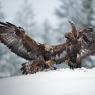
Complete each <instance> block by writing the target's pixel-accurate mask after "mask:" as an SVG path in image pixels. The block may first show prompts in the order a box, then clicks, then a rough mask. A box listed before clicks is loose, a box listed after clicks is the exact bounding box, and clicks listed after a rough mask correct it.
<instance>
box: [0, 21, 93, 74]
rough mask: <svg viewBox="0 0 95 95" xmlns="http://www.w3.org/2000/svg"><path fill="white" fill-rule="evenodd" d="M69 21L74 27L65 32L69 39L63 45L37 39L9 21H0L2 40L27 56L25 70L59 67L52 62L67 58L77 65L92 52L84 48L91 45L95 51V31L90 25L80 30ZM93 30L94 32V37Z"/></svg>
mask: <svg viewBox="0 0 95 95" xmlns="http://www.w3.org/2000/svg"><path fill="white" fill-rule="evenodd" d="M69 23H70V24H71V27H72V31H71V32H69V33H66V34H65V37H66V43H63V44H60V45H55V46H53V45H52V46H51V45H48V44H41V43H37V42H36V41H34V40H33V39H32V38H30V37H29V36H28V35H27V34H26V32H25V30H24V29H23V28H21V27H17V26H15V25H13V24H11V23H9V22H6V23H3V22H0V41H1V42H2V43H4V44H5V45H6V46H7V47H8V48H9V49H10V50H11V51H12V52H14V53H15V54H16V55H18V56H20V57H22V58H24V59H26V60H28V62H26V63H23V64H22V68H21V70H22V73H23V74H33V73H36V72H38V71H43V70H45V69H49V68H50V69H56V68H55V67H53V64H61V63H62V62H67V63H66V64H68V65H69V66H70V67H71V68H77V67H80V66H81V58H83V57H84V56H87V55H89V53H87V52H86V53H85V54H84V53H83V52H82V51H83V50H84V49H87V47H89V50H90V51H91V52H90V53H91V54H92V51H93V49H92V48H93V47H94V46H95V43H94V42H95V40H92V39H94V37H95V33H93V32H92V30H91V29H89V28H88V29H84V30H82V31H80V32H78V31H77V29H76V27H75V25H74V24H73V23H71V22H69ZM88 31H90V32H91V33H90V32H88ZM89 33H90V37H89ZM92 34H94V36H93V37H92ZM91 38H92V39H91ZM93 43H94V44H93ZM85 44H86V45H85ZM90 45H91V46H90ZM87 50H88V49H87ZM94 52H95V50H94ZM81 54H82V55H81Z"/></svg>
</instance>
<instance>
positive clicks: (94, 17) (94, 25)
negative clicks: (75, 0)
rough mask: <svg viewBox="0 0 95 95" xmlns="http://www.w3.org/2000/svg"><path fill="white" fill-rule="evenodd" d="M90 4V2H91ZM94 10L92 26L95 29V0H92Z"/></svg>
mask: <svg viewBox="0 0 95 95" xmlns="http://www.w3.org/2000/svg"><path fill="white" fill-rule="evenodd" d="M89 2H90V0H89ZM92 9H93V13H92V15H91V16H92V18H91V25H92V26H93V27H95V0H92Z"/></svg>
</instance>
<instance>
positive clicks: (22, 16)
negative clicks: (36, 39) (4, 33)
mask: <svg viewBox="0 0 95 95" xmlns="http://www.w3.org/2000/svg"><path fill="white" fill-rule="evenodd" d="M31 6H32V5H31V4H30V3H29V2H28V0H24V2H23V4H22V7H21V10H19V11H18V12H17V16H16V21H15V22H16V24H18V25H20V26H22V27H23V28H24V29H25V30H26V31H27V32H28V34H29V35H30V36H34V32H33V31H34V25H35V22H34V13H33V9H32V7H31Z"/></svg>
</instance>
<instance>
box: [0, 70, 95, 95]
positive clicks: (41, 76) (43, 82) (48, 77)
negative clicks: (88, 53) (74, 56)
mask: <svg viewBox="0 0 95 95" xmlns="http://www.w3.org/2000/svg"><path fill="white" fill-rule="evenodd" d="M0 95H95V68H93V69H85V68H82V69H75V70H70V69H60V70H56V71H47V72H38V73H36V74H32V75H22V76H17V77H10V78H4V79H0Z"/></svg>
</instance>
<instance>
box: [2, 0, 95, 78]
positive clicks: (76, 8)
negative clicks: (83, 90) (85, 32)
mask: <svg viewBox="0 0 95 95" xmlns="http://www.w3.org/2000/svg"><path fill="white" fill-rule="evenodd" d="M7 1H8V0H7ZM22 1H23V2H22V4H21V7H20V8H19V10H18V11H17V12H16V14H15V15H14V19H12V21H11V22H12V23H14V24H16V25H19V26H21V27H23V28H24V29H25V30H26V31H27V34H28V35H29V36H31V37H32V38H33V39H35V40H36V41H37V42H38V41H39V42H41V43H48V44H60V43H63V42H64V41H65V39H64V34H65V33H66V32H68V31H70V26H69V24H67V23H68V20H71V21H73V22H74V23H75V24H76V27H77V28H78V29H79V28H80V27H88V26H89V27H95V0H57V1H58V2H59V5H58V6H57V7H55V9H54V12H53V15H54V16H55V17H56V20H57V23H56V25H55V26H52V24H51V22H53V20H52V21H49V20H48V19H47V18H46V19H44V20H43V21H42V22H41V23H40V24H38V23H37V22H36V20H35V18H36V15H35V10H34V9H33V7H32V3H30V2H29V1H28V0H22ZM40 1H41V0H40ZM48 1H50V2H51V0H48ZM2 2H3V0H1V1H0V21H7V19H8V17H7V16H6V12H5V11H3V6H2ZM31 2H32V0H31ZM10 3H11V2H10ZM48 7H49V5H48ZM12 8H13V7H12ZM38 15H39V14H38ZM25 61H26V60H24V59H22V58H20V57H18V56H16V55H15V54H13V53H11V52H10V50H9V49H8V48H7V47H6V46H4V45H3V44H0V78H2V77H9V76H15V75H21V71H20V70H19V68H20V64H21V63H23V62H25ZM91 66H94V65H91Z"/></svg>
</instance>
